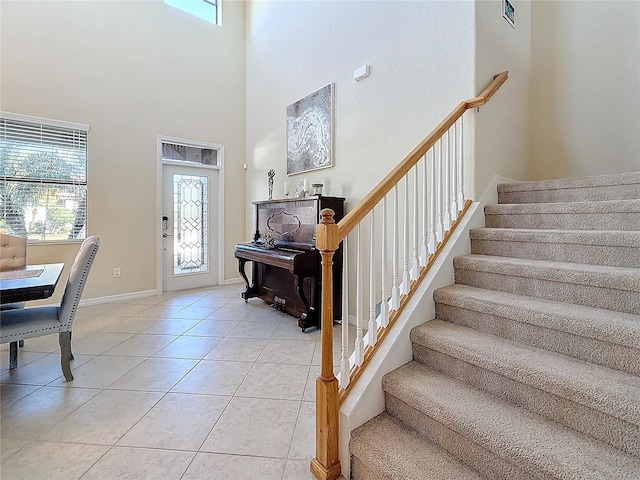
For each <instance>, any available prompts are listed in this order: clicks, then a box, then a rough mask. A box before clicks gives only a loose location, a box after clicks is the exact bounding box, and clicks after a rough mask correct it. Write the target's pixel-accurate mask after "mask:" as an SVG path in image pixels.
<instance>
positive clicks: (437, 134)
mask: <svg viewBox="0 0 640 480" xmlns="http://www.w3.org/2000/svg"><path fill="white" fill-rule="evenodd" d="M507 77H508V72H502V73H499V74H497V75H495V76H494V77H493V80H492V81H491V83H489V85H488V86H487V88H485V89H484V90H483V91H482V93H480V95H478V96H477V97H474V98H471V99H469V100H466V101H464V102H461V103H460V104H459V105H458V106H457V107H456V108H455V109H454V110H453V111H452V112H451V113H450V114H449V115H447V117H446V118H445V119H444V120H443V121H442V122H440V123H439V124H438V126H437V127H436V128H435V129H434V130H433V131H432V132H431V133H430V134H429V135H428V136H427V137H426V138H425V139H424V140H423V141H422V142H421V143H420V144H419V145H418V146H417V147H416V148H414V149H413V150H412V151H411V152H410V153H409V155H407V156H406V157H405V158H404V160H402V162H400V164H399V165H398V166H397V167H396V168H394V169H393V170H392V171H391V172H390V173H389V174H388V175H387V176H386V177H385V178H384V179H383V180H382V181H381V182H380V183H378V185H377V186H376V187H375V188H374V189H373V190H372V191H371V193H369V194H368V195H367V196H366V197H365V198H364V199H362V200H361V201H360V203H358V205H357V206H356V207H355V208H354V209H353V210H351V211H350V212H349V213H348V214H347V215H345V217H344V218H343V219H342V220H341V221H340V222H339V223H338V224H336V223H335V221H334V219H333V215H334V212H333V211H332V210H329V209H325V210H323V211H322V212H321V215H322V219H321V221H320V223H319V224H318V225H317V227H316V248H317V249H318V250H319V252H320V254H321V257H322V305H321V319H320V321H321V328H322V344H321V345H322V367H321V372H320V376H319V377H318V378H317V380H316V456H315V458H314V459H313V460H312V461H311V464H310V469H311V472H312V473H313V475H314V476H315V477H316V478H318V479H322V480H335V479H337V478H338V477H339V476H340V473H341V467H340V459H339V452H338V427H339V425H338V414H339V409H340V404H341V403H342V402H343V401H344V399H345V397H346V395H347V394H348V392H347V391H346V390H343V392H342V394H340V393H339V392H338V380H337V379H336V377H335V375H334V372H333V291H332V286H333V280H332V268H331V267H332V265H333V255H334V252H335V251H336V250H337V249H338V247H339V245H340V242H342V240H344V239H345V238H346V237H347V235H348V234H349V233H350V232H351V231H352V230H353V229H354V228H355V227H356V226H357V225H358V224H359V223H360V222H362V221H363V220H364V219H365V217H366V216H367V215H369V213H370V212H371V211H372V210H373V209H374V207H375V206H376V205H377V204H378V203H379V202H380V201H382V199H383V198H384V197H385V196H386V195H387V194H388V193H389V192H390V191H391V190H392V189H393V187H394V186H395V185H396V184H397V183H398V182H399V181H400V180H401V179H402V178H403V177H404V176H405V175H407V173H409V171H410V170H411V169H412V168H413V167H414V166H415V165H416V164H417V163H418V161H419V160H420V159H421V158H422V157H423V156H424V155H425V154H426V153H427V152H428V151H429V149H431V147H433V146H434V145H435V144H436V142H437V141H438V140H439V139H440V138H441V137H442V136H443V135H444V134H445V133H446V132H447V131H448V130H449V129H450V128H451V127H452V126H453V125H454V124H455V123H456V121H457V120H458V119H459V118H460V117H461V116H462V115H463V114H464V112H466V111H467V110H469V109H471V108H474V107H479V106H481V105H484V104H485V103H487V102H488V101H489V99H490V98H491V97H492V96H493V94H494V93H495V92H496V91H497V90H498V89H499V88H500V87H501V86H502V84H503V83H504V82H505V81H506V80H507ZM470 204H471V202H470V201H466V202H465V204H464V206H463V207H462V209H463V211H466V210H467V209H468V208H469V206H470ZM457 224H458V221H457V220H456V221H454V222H453V224H452V225H451V230H450V231H449V233H448V234H447V235H445V238H444V239H443V241H442V242H440V244H439V245H438V248H437V249H436V251H435V252H434V254H432V255H429V262H428V264H427V265H426V266H425V267H421V269H420V275H419V278H417V279H416V280H415V281H413V282H412V284H411V288H410V291H409V293H408V294H407V295H403V298H402V300H401V302H400V306H399V308H398V309H396V311H395V312H393V313H392V315H391V318H390V324H389V325H388V327H386V328H384V329H383V331H382V332H380V333H381V339H382V338H384V337H385V336H386V334H387V332H388V331H389V329H390V328H391V326H392V325H393V323H395V320H396V319H397V317H398V316H399V315H400V312H401V311H402V309H403V308H404V306H405V305H406V303H407V302H408V300H409V298H410V297H411V295H412V293H413V292H414V291H415V288H414V287H415V286H416V285H417V284H419V283H420V281H421V280H422V279H423V278H424V276H425V275H426V273H427V272H428V270H429V268H430V266H431V265H432V264H433V262H434V260H435V258H436V257H437V255H438V254H439V253H440V251H441V250H442V248H443V246H444V243H445V242H446V239H447V237H448V236H449V235H450V234H451V232H452V231H453V229H454V228H455V227H456V226H457ZM344 268H347V266H345V267H344ZM344 301H346V300H344ZM343 321H348V318H347V319H343ZM378 345H379V343H376V345H373V346H369V347H367V352H366V354H365V363H363V365H362V366H361V367H359V368H357V369H356V371H353V372H351V374H352V382H351V383H350V386H353V384H354V383H355V381H356V380H357V378H359V377H360V375H361V374H362V371H363V370H364V367H365V365H366V363H368V362H369V360H370V359H371V357H372V356H373V354H374V353H375V351H376V350H377V348H378ZM354 377H355V378H354Z"/></svg>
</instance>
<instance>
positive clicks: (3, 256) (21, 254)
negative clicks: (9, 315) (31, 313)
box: [0, 233, 27, 310]
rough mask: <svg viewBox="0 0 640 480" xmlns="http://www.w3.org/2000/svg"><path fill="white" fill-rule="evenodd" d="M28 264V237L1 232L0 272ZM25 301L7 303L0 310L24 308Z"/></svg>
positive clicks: (0, 306)
mask: <svg viewBox="0 0 640 480" xmlns="http://www.w3.org/2000/svg"><path fill="white" fill-rule="evenodd" d="M26 264H27V237H16V236H15V235H9V234H8V233H0V272H5V271H7V270H13V269H15V268H22V267H24V266H25V265H26ZM23 307H24V302H20V303H5V304H4V305H0V310H13V309H14V308H23Z"/></svg>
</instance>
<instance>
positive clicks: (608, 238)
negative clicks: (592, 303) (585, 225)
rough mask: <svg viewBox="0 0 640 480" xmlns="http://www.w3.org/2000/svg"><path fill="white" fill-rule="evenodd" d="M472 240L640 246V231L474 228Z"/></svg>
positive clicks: (471, 234) (471, 235)
mask: <svg viewBox="0 0 640 480" xmlns="http://www.w3.org/2000/svg"><path fill="white" fill-rule="evenodd" d="M469 236H470V238H471V240H496V241H499V240H502V241H504V240H511V241H514V242H523V243H524V242H526V243H529V242H533V243H571V244H576V245H593V246H597V247H633V248H640V231H635V230H629V231H625V230H622V231H620V230H561V229H554V228H547V229H543V228H489V227H486V228H473V229H471V230H470V231H469Z"/></svg>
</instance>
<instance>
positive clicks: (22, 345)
mask: <svg viewBox="0 0 640 480" xmlns="http://www.w3.org/2000/svg"><path fill="white" fill-rule="evenodd" d="M18 346H19V347H20V348H22V347H24V340H18Z"/></svg>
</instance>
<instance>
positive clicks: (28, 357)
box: [0, 343, 46, 375]
mask: <svg viewBox="0 0 640 480" xmlns="http://www.w3.org/2000/svg"><path fill="white" fill-rule="evenodd" d="M5 345H9V344H8V343H7V344H5ZM1 353H2V355H0V368H1V370H0V375H4V374H5V373H9V350H8V349H7V350H3V351H2V352H1ZM45 355H46V353H45V352H30V351H28V350H26V351H25V349H24V348H18V366H19V367H23V366H25V365H27V364H29V363H31V362H33V361H34V360H37V359H39V358H42V357H44V356H45Z"/></svg>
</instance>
